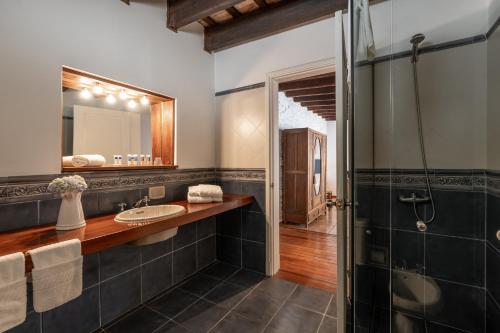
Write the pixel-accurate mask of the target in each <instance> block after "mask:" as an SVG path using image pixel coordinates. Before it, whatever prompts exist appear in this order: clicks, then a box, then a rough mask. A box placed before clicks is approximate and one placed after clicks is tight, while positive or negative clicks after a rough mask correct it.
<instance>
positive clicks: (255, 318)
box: [102, 263, 336, 333]
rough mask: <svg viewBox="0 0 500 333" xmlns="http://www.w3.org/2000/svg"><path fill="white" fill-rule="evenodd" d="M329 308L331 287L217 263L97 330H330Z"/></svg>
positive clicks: (135, 332)
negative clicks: (300, 282)
mask: <svg viewBox="0 0 500 333" xmlns="http://www.w3.org/2000/svg"><path fill="white" fill-rule="evenodd" d="M335 313H336V303H335V295H334V294H332V293H329V292H325V291H322V290H319V289H314V288H310V287H306V286H302V285H297V284H295V283H293V282H289V281H286V280H280V279H276V278H266V277H265V276H263V275H260V274H258V273H255V272H252V271H247V270H240V269H239V268H236V267H233V266H229V265H227V264H222V263H217V264H215V265H213V266H210V267H209V268H207V269H205V270H204V271H203V272H202V273H198V274H197V275H195V276H194V277H192V278H191V279H190V280H188V281H187V282H186V283H184V284H183V285H181V286H179V287H177V288H176V289H173V290H170V291H168V292H167V293H165V294H163V295H160V296H158V297H157V298H155V299H153V300H152V301H150V302H148V303H146V305H144V306H141V307H139V308H138V309H135V310H134V311H132V312H130V313H128V314H127V315H126V316H124V317H122V318H120V319H119V320H117V321H115V322H113V323H111V324H110V325H108V326H106V327H104V329H103V330H102V332H107V333H115V332H120V333H128V332H130V333H132V332H133V333H148V332H151V333H153V332H155V333H167V332H230V333H234V332H236V331H237V332H238V333H247V332H284V333H285V332H286V333H294V332H297V333H299V332H300V333H309V332H310V333H316V332H320V333H323V332H329V333H334V332H336V319H335V318H334V317H333V316H334V315H335Z"/></svg>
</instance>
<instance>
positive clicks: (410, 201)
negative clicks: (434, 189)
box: [399, 193, 431, 204]
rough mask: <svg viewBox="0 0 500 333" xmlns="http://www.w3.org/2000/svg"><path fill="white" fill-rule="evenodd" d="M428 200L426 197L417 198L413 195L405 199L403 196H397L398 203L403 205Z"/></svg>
mask: <svg viewBox="0 0 500 333" xmlns="http://www.w3.org/2000/svg"><path fill="white" fill-rule="evenodd" d="M430 200H431V198H430V197H427V196H424V197H418V196H417V194H415V193H412V194H411V196H409V197H405V196H404V195H400V196H399V201H401V202H404V203H411V204H417V203H424V202H429V201H430Z"/></svg>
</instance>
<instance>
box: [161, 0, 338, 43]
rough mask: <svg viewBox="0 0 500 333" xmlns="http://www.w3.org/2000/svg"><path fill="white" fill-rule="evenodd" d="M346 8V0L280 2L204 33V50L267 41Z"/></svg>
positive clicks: (211, 0)
mask: <svg viewBox="0 0 500 333" xmlns="http://www.w3.org/2000/svg"><path fill="white" fill-rule="evenodd" d="M177 1H179V0H177ZM185 1H186V0H183V1H182V2H185ZM169 2H172V0H169ZM191 2H192V1H191ZM198 2H199V3H205V2H209V3H213V2H227V1H214V0H210V1H197V3H198ZM174 3H175V2H174ZM229 7H230V6H227V7H226V8H229ZM344 8H347V1H346V0H290V1H282V2H278V3H276V4H275V5H272V6H271V5H270V6H266V7H265V8H262V9H258V10H255V11H253V12H252V13H250V14H248V15H244V16H242V17H240V18H239V19H235V20H232V21H230V22H228V23H226V24H219V25H218V26H215V27H213V28H208V29H205V50H206V51H208V52H214V51H220V50H224V49H227V48H230V47H233V46H236V45H240V44H244V43H248V42H251V41H254V40H257V39H260V38H264V37H268V36H271V35H274V34H277V33H280V32H283V31H287V30H290V29H293V28H297V27H300V26H303V25H306V24H310V23H313V22H316V21H319V20H322V19H325V18H328V17H333V16H334V14H335V12H336V11H337V10H342V9H344ZM205 16H208V15H205Z"/></svg>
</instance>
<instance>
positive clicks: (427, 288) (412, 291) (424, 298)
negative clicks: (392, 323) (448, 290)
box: [392, 271, 442, 314]
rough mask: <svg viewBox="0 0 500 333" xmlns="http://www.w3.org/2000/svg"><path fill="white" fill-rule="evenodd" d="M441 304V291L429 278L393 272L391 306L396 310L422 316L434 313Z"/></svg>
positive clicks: (412, 273)
mask: <svg viewBox="0 0 500 333" xmlns="http://www.w3.org/2000/svg"><path fill="white" fill-rule="evenodd" d="M441 303H442V300H441V289H440V288H439V286H438V285H437V283H436V281H434V279H433V278H431V277H430V276H423V275H420V274H417V273H415V272H411V271H394V273H393V281H392V305H393V307H394V308H395V309H396V310H399V311H403V312H408V311H410V312H413V313H416V314H423V313H424V308H425V311H426V313H434V312H436V311H437V310H438V309H439V308H440V305H441Z"/></svg>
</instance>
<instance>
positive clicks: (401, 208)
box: [386, 188, 427, 231]
mask: <svg viewBox="0 0 500 333" xmlns="http://www.w3.org/2000/svg"><path fill="white" fill-rule="evenodd" d="M386 190H388V191H390V192H391V207H390V209H389V213H390V216H388V218H390V222H391V226H392V228H398V229H406V230H410V231H416V230H417V228H416V222H417V218H416V217H415V214H414V212H413V205H412V204H408V203H404V202H401V201H400V200H399V197H400V196H405V197H410V196H411V195H412V193H415V194H416V195H417V196H419V197H423V196H425V195H426V192H425V191H423V190H421V189H416V188H409V189H407V188H392V189H386ZM426 206H427V205H426V204H421V205H418V206H417V211H418V213H419V216H420V217H421V218H424V217H425V209H426Z"/></svg>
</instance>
